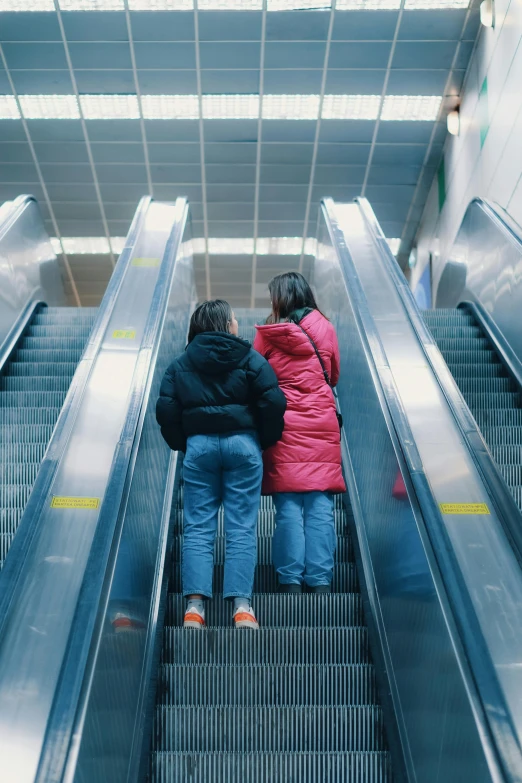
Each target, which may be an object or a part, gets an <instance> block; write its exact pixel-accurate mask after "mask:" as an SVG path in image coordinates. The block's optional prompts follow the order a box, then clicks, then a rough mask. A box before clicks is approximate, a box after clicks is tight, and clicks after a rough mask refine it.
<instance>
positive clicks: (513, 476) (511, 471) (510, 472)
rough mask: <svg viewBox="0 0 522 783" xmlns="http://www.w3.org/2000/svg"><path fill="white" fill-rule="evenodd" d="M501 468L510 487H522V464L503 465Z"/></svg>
mask: <svg viewBox="0 0 522 783" xmlns="http://www.w3.org/2000/svg"><path fill="white" fill-rule="evenodd" d="M499 467H500V472H501V473H502V475H503V476H504V479H505V480H506V483H507V484H508V485H509V486H510V487H516V486H522V464H520V462H519V464H518V465H509V464H508V465H506V464H504V463H503V464H501V465H500V466H499Z"/></svg>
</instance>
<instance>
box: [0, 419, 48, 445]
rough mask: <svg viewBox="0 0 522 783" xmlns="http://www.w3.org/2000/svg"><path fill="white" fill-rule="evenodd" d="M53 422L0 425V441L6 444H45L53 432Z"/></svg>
mask: <svg viewBox="0 0 522 783" xmlns="http://www.w3.org/2000/svg"><path fill="white" fill-rule="evenodd" d="M53 426H54V425H53V424H33V425H31V426H27V427H26V426H23V425H21V424H3V425H0V443H2V444H4V445H7V444H10V443H14V444H30V443H38V444H40V443H44V444H45V445H47V444H48V443H49V440H50V438H51V435H52V432H53Z"/></svg>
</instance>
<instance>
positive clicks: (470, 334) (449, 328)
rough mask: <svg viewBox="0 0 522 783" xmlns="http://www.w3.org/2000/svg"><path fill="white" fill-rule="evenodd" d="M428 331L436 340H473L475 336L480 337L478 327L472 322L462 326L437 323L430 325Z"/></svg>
mask: <svg viewBox="0 0 522 783" xmlns="http://www.w3.org/2000/svg"><path fill="white" fill-rule="evenodd" d="M430 331H431V333H432V335H433V337H434V338H435V340H436V341H437V342H438V341H439V340H442V339H444V338H449V339H456V338H458V339H459V340H460V339H463V338H464V339H466V340H474V339H475V338H477V337H482V333H481V331H480V329H479V328H478V327H477V326H473V325H472V324H466V325H462V326H460V325H458V326H457V325H456V324H453V325H447V324H437V325H432V326H431V327H430Z"/></svg>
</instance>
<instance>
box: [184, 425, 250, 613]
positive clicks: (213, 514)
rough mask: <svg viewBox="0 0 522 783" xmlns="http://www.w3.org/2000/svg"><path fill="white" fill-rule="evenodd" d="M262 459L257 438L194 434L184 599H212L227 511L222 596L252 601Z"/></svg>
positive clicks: (188, 467) (187, 471)
mask: <svg viewBox="0 0 522 783" xmlns="http://www.w3.org/2000/svg"><path fill="white" fill-rule="evenodd" d="M262 478H263V460H262V457H261V448H260V446H259V440H258V437H257V434H256V433H254V432H236V433H230V434H226V435H192V436H191V437H189V439H188V443H187V453H186V455H185V459H184V462H183V479H184V483H185V490H184V525H183V534H184V541H183V563H182V580H183V595H203V596H205V597H206V598H212V573H213V567H214V541H215V537H216V530H217V523H218V513H219V509H220V506H221V503H223V507H224V512H225V537H226V544H225V575H224V580H223V596H224V597H225V598H235V597H237V596H244V597H245V598H250V597H251V595H252V589H253V586H254V571H255V567H256V561H257V538H256V527H257V513H258V510H259V498H260V495H261V479H262Z"/></svg>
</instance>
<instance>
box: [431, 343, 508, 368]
mask: <svg viewBox="0 0 522 783" xmlns="http://www.w3.org/2000/svg"><path fill="white" fill-rule="evenodd" d="M439 348H440V345H439ZM441 353H442V355H443V356H444V359H445V361H446V364H448V365H453V364H458V365H459V366H462V365H464V364H475V365H476V364H481V365H484V364H500V359H499V358H498V356H497V354H496V353H495V351H485V350H483V349H479V348H476V349H473V348H468V349H466V350H465V351H464V350H461V351H459V350H456V349H452V350H442V349H441ZM502 366H503V365H502Z"/></svg>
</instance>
